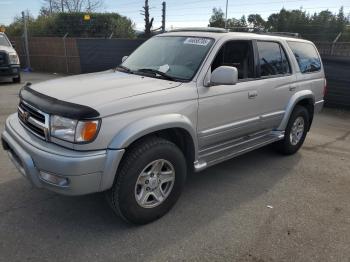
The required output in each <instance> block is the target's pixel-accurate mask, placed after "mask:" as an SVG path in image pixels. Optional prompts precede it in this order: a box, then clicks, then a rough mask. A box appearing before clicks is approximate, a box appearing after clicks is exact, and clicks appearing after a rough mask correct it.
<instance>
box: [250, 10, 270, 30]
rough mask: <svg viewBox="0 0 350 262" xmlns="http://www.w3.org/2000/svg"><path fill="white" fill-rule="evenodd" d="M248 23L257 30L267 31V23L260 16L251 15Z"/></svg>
mask: <svg viewBox="0 0 350 262" xmlns="http://www.w3.org/2000/svg"><path fill="white" fill-rule="evenodd" d="M248 23H249V24H250V25H252V26H253V27H254V28H256V29H258V30H259V29H265V26H266V21H265V20H264V19H263V18H262V17H261V15H259V14H251V15H249V16H248Z"/></svg>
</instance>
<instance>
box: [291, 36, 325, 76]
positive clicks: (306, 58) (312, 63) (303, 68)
mask: <svg viewBox="0 0 350 262" xmlns="http://www.w3.org/2000/svg"><path fill="white" fill-rule="evenodd" d="M288 45H289V47H290V48H291V49H292V51H293V53H294V56H295V58H296V60H297V62H298V65H299V68H300V72H302V73H310V72H317V71H320V70H321V60H320V57H319V56H318V54H317V52H316V49H315V47H314V46H313V45H311V44H309V43H302V42H288Z"/></svg>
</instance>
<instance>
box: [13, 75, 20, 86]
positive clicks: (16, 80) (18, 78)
mask: <svg viewBox="0 0 350 262" xmlns="http://www.w3.org/2000/svg"><path fill="white" fill-rule="evenodd" d="M12 81H13V82H14V83H16V84H18V83H21V75H18V76H17V77H14V78H12Z"/></svg>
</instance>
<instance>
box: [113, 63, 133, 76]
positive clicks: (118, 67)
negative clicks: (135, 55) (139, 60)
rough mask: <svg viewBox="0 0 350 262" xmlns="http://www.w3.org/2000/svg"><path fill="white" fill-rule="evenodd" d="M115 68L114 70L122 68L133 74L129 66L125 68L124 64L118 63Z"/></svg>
mask: <svg viewBox="0 0 350 262" xmlns="http://www.w3.org/2000/svg"><path fill="white" fill-rule="evenodd" d="M115 69H116V70H117V69H122V70H123V71H124V72H126V73H129V74H133V71H131V69H130V68H127V67H126V66H123V65H118V66H117V67H116V68H115Z"/></svg>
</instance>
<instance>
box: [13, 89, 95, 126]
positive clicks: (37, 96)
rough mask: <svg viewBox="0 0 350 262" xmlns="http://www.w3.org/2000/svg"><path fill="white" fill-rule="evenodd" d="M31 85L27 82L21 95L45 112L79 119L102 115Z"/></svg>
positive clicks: (23, 98)
mask: <svg viewBox="0 0 350 262" xmlns="http://www.w3.org/2000/svg"><path fill="white" fill-rule="evenodd" d="M30 85H31V84H30V83H27V84H26V85H25V86H24V87H23V88H22V89H21V90H20V92H19V97H20V98H21V99H22V100H24V101H25V102H28V103H29V104H30V105H33V106H34V107H35V108H37V109H39V110H41V111H43V112H45V113H48V114H53V115H59V116H63V117H68V118H72V119H77V120H82V119H91V118H97V117H99V116H100V114H99V112H97V111H96V110H95V109H93V108H91V107H88V106H84V105H79V104H75V103H70V102H66V101H62V100H58V99H56V98H53V97H50V96H47V95H44V94H42V93H39V92H37V91H35V90H33V89H32V88H30Z"/></svg>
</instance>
